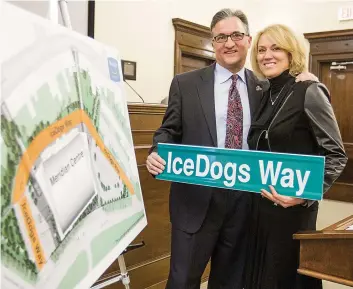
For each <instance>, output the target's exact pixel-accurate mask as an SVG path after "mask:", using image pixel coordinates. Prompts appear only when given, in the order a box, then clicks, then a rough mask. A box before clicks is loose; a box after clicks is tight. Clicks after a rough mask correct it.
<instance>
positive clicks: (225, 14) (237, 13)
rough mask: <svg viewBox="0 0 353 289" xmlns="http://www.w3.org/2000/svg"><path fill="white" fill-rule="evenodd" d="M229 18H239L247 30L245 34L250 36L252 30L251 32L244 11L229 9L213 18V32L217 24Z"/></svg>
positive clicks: (221, 11) (223, 10)
mask: <svg viewBox="0 0 353 289" xmlns="http://www.w3.org/2000/svg"><path fill="white" fill-rule="evenodd" d="M229 17H237V18H239V19H240V21H241V22H242V23H243V25H244V28H245V33H246V34H247V35H250V30H249V22H248V17H246V15H245V14H244V12H243V11H241V10H232V9H229V8H225V9H222V10H220V11H218V12H217V13H216V14H215V15H214V16H213V18H212V22H211V27H210V28H211V31H212V29H213V28H214V27H215V26H216V24H217V23H218V22H219V21H221V20H223V19H226V18H229Z"/></svg>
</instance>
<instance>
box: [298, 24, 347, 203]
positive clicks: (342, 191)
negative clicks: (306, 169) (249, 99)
mask: <svg viewBox="0 0 353 289" xmlns="http://www.w3.org/2000/svg"><path fill="white" fill-rule="evenodd" d="M304 37H305V38H306V39H307V40H308V42H309V45H310V52H309V71H310V72H311V73H313V74H315V75H316V76H317V77H318V78H319V79H322V75H320V71H321V66H322V65H323V64H324V63H327V62H332V61H343V60H345V59H353V52H352V51H353V29H346V30H336V31H327V32H315V33H304ZM345 148H346V153H347V155H348V158H349V159H350V161H353V145H349V146H346V147H345ZM324 199H330V200H336V201H343V202H350V203H353V180H352V183H342V182H336V183H335V184H334V185H333V186H332V188H331V189H330V190H329V191H328V192H327V193H326V194H325V195H324Z"/></svg>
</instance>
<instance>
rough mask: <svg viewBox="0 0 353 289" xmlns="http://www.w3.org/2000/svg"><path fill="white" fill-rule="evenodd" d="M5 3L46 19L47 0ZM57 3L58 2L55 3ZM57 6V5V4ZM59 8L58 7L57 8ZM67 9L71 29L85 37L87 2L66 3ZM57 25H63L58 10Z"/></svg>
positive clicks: (70, 0)
mask: <svg viewBox="0 0 353 289" xmlns="http://www.w3.org/2000/svg"><path fill="white" fill-rule="evenodd" d="M7 2H9V3H11V4H14V5H16V6H18V7H21V8H22V9H25V10H27V11H30V12H32V13H35V14H37V15H40V16H42V17H45V18H48V9H49V0H42V1H38V0H37V1H30V0H27V1H14V0H8V1H7ZM57 3H59V1H57ZM58 5H59V4H58ZM58 7H59V6H58ZM67 9H68V11H69V16H70V21H71V25H72V29H73V30H75V31H76V32H79V33H81V34H83V35H87V27H88V26H87V25H88V2H87V0H80V1H72V0H69V1H67ZM58 23H60V24H63V21H62V17H61V14H60V9H59V12H58Z"/></svg>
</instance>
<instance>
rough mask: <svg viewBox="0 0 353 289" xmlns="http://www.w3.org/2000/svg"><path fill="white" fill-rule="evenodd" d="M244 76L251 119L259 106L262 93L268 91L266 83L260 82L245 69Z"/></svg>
mask: <svg viewBox="0 0 353 289" xmlns="http://www.w3.org/2000/svg"><path fill="white" fill-rule="evenodd" d="M245 75H246V85H247V89H248V97H249V104H250V114H251V119H252V118H253V117H254V115H255V113H256V111H257V108H258V106H259V104H260V101H261V98H262V96H263V93H264V92H265V91H266V90H267V89H268V83H267V82H266V81H260V80H259V79H258V78H257V77H256V76H255V75H254V73H253V72H252V71H250V70H248V69H245Z"/></svg>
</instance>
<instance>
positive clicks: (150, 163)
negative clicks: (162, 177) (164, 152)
mask: <svg viewBox="0 0 353 289" xmlns="http://www.w3.org/2000/svg"><path fill="white" fill-rule="evenodd" d="M164 166H165V160H163V159H162V158H161V157H160V156H159V155H158V154H157V153H156V152H153V153H151V154H150V155H149V156H148V157H147V160H146V167H147V170H148V171H149V172H150V173H151V174H152V175H155V176H156V175H158V174H161V173H162V172H163V170H164Z"/></svg>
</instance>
